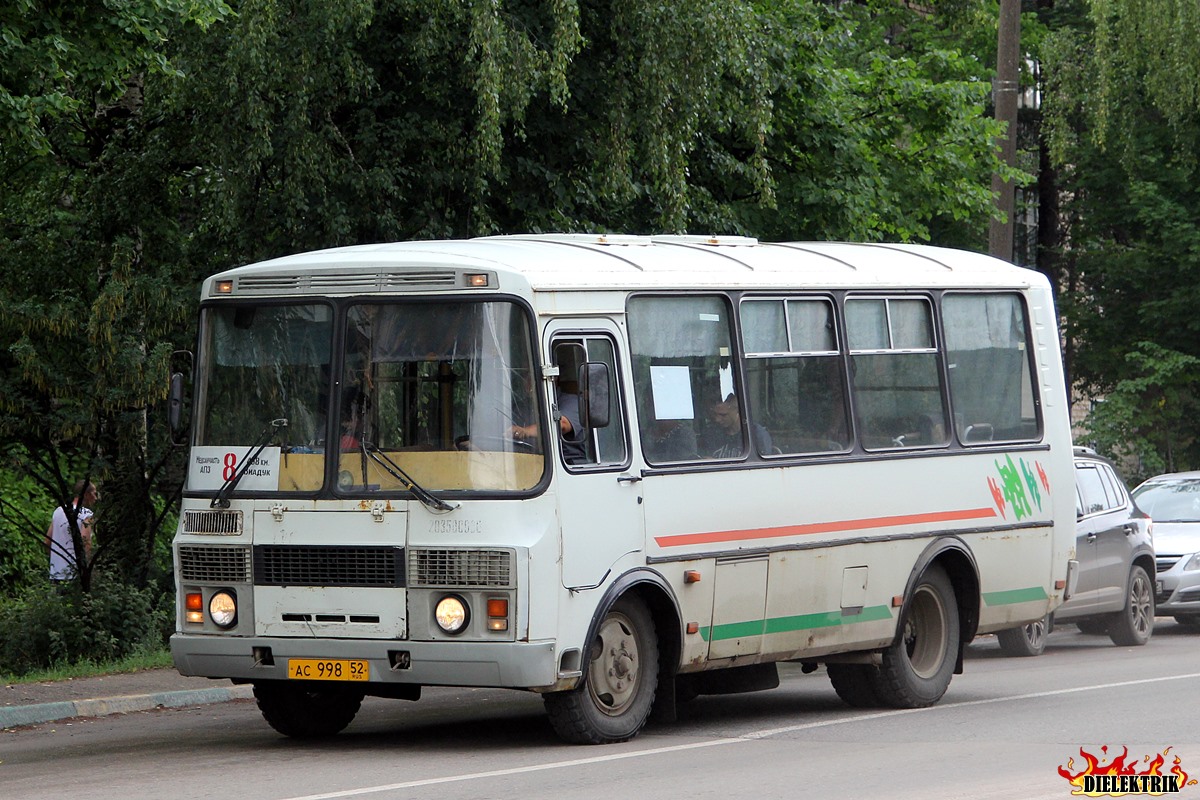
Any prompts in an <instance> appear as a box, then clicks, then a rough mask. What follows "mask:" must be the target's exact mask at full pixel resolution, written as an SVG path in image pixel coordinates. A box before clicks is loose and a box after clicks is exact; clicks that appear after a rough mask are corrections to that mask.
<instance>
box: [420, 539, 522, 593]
mask: <svg viewBox="0 0 1200 800" xmlns="http://www.w3.org/2000/svg"><path fill="white" fill-rule="evenodd" d="M513 560H514V556H513V553H512V552H511V551H509V550H448V549H447V550H427V549H417V548H414V549H411V550H410V551H409V558H408V571H409V582H410V584H411V585H412V586H486V587H511V586H512V585H513V583H512V575H513Z"/></svg>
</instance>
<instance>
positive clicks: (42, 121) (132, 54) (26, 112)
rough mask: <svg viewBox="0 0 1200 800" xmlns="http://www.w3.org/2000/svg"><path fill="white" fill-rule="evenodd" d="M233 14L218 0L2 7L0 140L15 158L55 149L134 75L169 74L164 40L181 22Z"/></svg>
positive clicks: (25, 2)
mask: <svg viewBox="0 0 1200 800" xmlns="http://www.w3.org/2000/svg"><path fill="white" fill-rule="evenodd" d="M227 12H228V9H227V8H226V7H225V5H224V4H223V3H221V2H219V1H218V2H213V1H212V0H207V1H206V0H136V1H135V2H120V3H100V2H95V1H94V0H92V1H90V2H71V3H53V2H51V3H46V2H37V1H36V0H14V2H10V3H6V4H4V5H3V6H0V139H2V140H4V141H5V144H6V148H11V149H10V151H9V153H8V154H7V155H8V156H9V157H14V158H20V159H23V158H25V157H28V156H29V155H35V156H36V155H45V154H48V153H50V152H51V151H53V150H55V149H56V146H55V145H56V143H55V136H54V135H53V133H52V131H51V129H52V128H53V127H54V126H55V125H57V124H58V123H60V122H61V121H63V120H66V119H70V118H72V117H77V116H78V115H79V114H81V113H82V114H88V113H91V112H92V111H93V110H96V109H105V108H108V107H111V106H114V105H116V104H119V103H121V102H122V101H123V100H124V99H125V98H126V95H127V88H128V83H127V82H128V81H129V79H130V78H131V77H132V76H134V75H136V74H138V73H140V72H144V71H155V72H170V71H171V66H170V64H169V63H168V61H167V59H166V58H165V55H164V52H163V44H164V43H165V42H166V40H167V38H168V36H169V35H170V32H171V30H172V28H173V27H174V26H175V25H177V24H178V23H180V22H182V21H188V22H194V23H196V24H199V25H202V26H207V25H209V24H211V23H213V22H215V21H216V20H218V19H220V18H221V17H222V16H224V15H225V14H226V13H227Z"/></svg>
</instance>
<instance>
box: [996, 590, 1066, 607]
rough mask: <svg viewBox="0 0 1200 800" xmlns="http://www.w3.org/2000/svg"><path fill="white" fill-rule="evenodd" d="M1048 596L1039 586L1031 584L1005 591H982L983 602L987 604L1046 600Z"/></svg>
mask: <svg viewBox="0 0 1200 800" xmlns="http://www.w3.org/2000/svg"><path fill="white" fill-rule="evenodd" d="M1049 597H1050V596H1049V595H1048V594H1046V590H1045V589H1044V588H1042V587H1041V586H1032V587H1030V588H1028V589H1009V590H1008V591H1007V592H984V593H983V602H985V603H987V604H988V605H989V606H1008V605H1012V604H1013V603H1032V602H1034V601H1037V600H1047V599H1049Z"/></svg>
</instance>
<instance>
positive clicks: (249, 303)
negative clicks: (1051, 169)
mask: <svg viewBox="0 0 1200 800" xmlns="http://www.w3.org/2000/svg"><path fill="white" fill-rule="evenodd" d="M191 428H192V429H191V449H190V456H189V466H188V472H187V483H186V487H185V492H184V501H183V509H182V514H181V521H180V526H179V530H178V534H177V536H176V538H175V543H174V553H175V568H176V580H177V583H178V587H177V588H178V604H179V606H178V615H179V616H178V632H177V633H176V634H175V636H174V637H173V638H172V640H171V649H172V653H173V655H174V660H175V664H176V665H177V667H178V668H179V670H180V671H181V672H183V673H184V674H187V675H204V676H209V677H213V678H230V679H233V680H234V681H237V682H243V683H244V682H249V683H252V684H253V685H254V692H255V695H256V697H257V701H258V704H259V707H260V708H261V710H262V712H263V714H264V716H265V717H266V719H267V721H268V722H269V723H270V724H271V725H272V726H273V727H275V728H276V729H277V730H279V731H280V732H282V733H284V734H287V735H291V736H301V737H303V736H321V735H329V734H332V733H335V732H337V731H338V730H341V729H342V728H343V727H345V726H346V725H347V724H348V723H349V722H350V721H351V720H352V718H353V717H354V715H355V713H356V712H357V711H358V709H359V706H360V703H361V701H362V699H363V697H364V696H367V695H371V696H381V697H392V698H403V699H409V700H415V699H417V698H418V697H419V696H420V693H421V688H422V687H423V686H468V687H511V688H516V689H525V690H529V691H533V692H538V693H540V694H541V695H542V696H543V698H544V700H545V706H546V709H547V711H548V713H549V717H550V720H551V722H552V725H553V727H554V729H555V730H556V731H557V733H558V734H559V735H561V736H562V737H563V738H564V739H566V740H568V741H573V742H590V743H600V742H615V741H622V740H625V739H628V738H630V737H632V736H634V735H635V734H636V733H637V732H638V731H639V730H640V729H641V727H642V726H643V724H644V723H645V722H646V720H647V718H648V716H649V715H650V713H651V711H652V709H653V710H654V711H655V713H656V715H659V716H661V717H663V718H668V719H669V718H670V717H671V716H672V714H673V713H674V710H675V704H676V703H677V702H683V701H686V700H688V699H690V698H691V697H694V696H695V695H697V694H701V693H719V692H732V691H746V690H750V689H763V688H770V687H772V686H774V685H776V684H777V683H778V672H777V663H778V662H781V661H791V662H799V663H800V664H802V665H804V669H805V670H806V671H812V670H816V669H818V668H820V667H822V666H823V668H824V670H825V671H826V673H827V674H828V676H829V678H830V680H831V682H832V685H833V689H834V690H836V692H837V694H838V695H839V696H840V697H841V698H842V699H843V700H845V701H846V702H848V703H849V704H851V705H853V706H890V707H900V708H913V707H920V706H925V705H928V704H931V703H935V702H937V701H938V700H939V699H940V698H941V697H942V695H943V693H944V692H945V691H946V690H947V687H948V685H949V683H950V679H951V676H952V674H953V673H955V672H958V671H961V668H962V659H963V649H964V647H965V646H966V644H967V643H968V642H969V641H970V640H971V639H972V637H973V636H975V635H976V634H979V633H986V632H989V631H995V630H1001V629H1006V628H1012V627H1014V626H1016V625H1018V624H1021V623H1027V622H1031V621H1034V620H1039V619H1041V618H1042V617H1044V616H1045V615H1046V614H1047V613H1048V612H1050V611H1052V610H1053V609H1054V608H1055V606H1056V605H1058V604H1059V603H1060V602H1061V601H1062V600H1063V598H1064V595H1065V594H1067V593H1068V592H1069V591H1070V589H1071V583H1072V580H1073V579H1074V566H1073V565H1074V562H1073V556H1074V553H1073V546H1074V532H1073V524H1074V514H1073V509H1074V496H1073V489H1072V486H1073V482H1072V477H1071V468H1072V467H1071V441H1070V431H1069V422H1068V413H1067V406H1066V392H1065V390H1064V386H1063V373H1062V367H1061V364H1060V354H1059V347H1058V334H1057V331H1056V326H1055V318H1054V308H1053V300H1052V295H1051V291H1050V287H1049V285H1048V283H1047V281H1046V280H1045V279H1044V278H1043V277H1042V276H1041V275H1039V274H1038V273H1036V272H1033V271H1030V270H1026V269H1020V268H1017V267H1014V266H1012V265H1009V264H1005V263H1002V262H1000V261H997V260H994V259H991V258H988V257H986V256H982V255H977V254H972V253H966V252H958V251H953V250H945V249H939V248H934V247H928V246H897V245H855V244H819V243H818V244H807V243H788V244H765V243H760V242H757V241H755V240H753V239H744V238H737V237H733V238H729V237H712V238H710V237H691V236H662V237H658V236H655V237H632V236H590V235H540V236H505V237H489V238H481V239H472V240H466V241H441V242H409V243H398V244H382V245H373V246H360V247H348V248H340V249H331V250H324V251H320V252H312V253H305V254H300V255H295V256H289V257H286V258H279V259H276V260H273V261H267V262H263V263H259V264H252V265H249V266H243V267H239V268H236V269H231V270H229V271H227V272H223V273H221V274H218V275H215V276H213V277H212V278H209V279H208V280H207V281H205V283H204V285H203V289H202V298H201V308H200V328H199V342H198V351H197V353H196V361H195V370H194V399H193V413H192V426H191Z"/></svg>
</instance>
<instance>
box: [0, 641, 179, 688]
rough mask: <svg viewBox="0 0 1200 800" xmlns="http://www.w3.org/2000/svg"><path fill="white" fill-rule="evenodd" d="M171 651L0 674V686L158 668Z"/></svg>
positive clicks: (166, 661) (166, 662)
mask: <svg viewBox="0 0 1200 800" xmlns="http://www.w3.org/2000/svg"><path fill="white" fill-rule="evenodd" d="M170 666H172V663H171V653H170V652H169V651H167V650H158V651H155V652H152V653H143V654H140V655H134V656H127V657H125V658H122V659H119V660H117V661H105V662H103V663H99V664H97V663H93V662H90V661H85V662H82V663H79V664H66V665H64V666H61V667H55V668H53V669H44V670H38V671H37V672H29V673H26V674H24V675H3V674H0V686H6V685H11V684H16V683H43V682H46V681H65V680H69V679H71V678H92V677H95V676H97V675H115V674H118V673H122V672H140V671H142V670H144V669H160V668H162V667H170Z"/></svg>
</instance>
